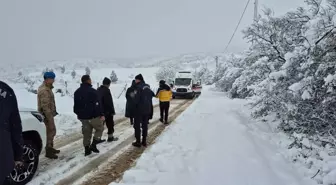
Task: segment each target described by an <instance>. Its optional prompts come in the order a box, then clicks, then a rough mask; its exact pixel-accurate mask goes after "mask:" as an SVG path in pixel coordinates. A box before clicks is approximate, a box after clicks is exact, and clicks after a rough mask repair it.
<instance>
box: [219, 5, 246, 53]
mask: <svg viewBox="0 0 336 185" xmlns="http://www.w3.org/2000/svg"><path fill="white" fill-rule="evenodd" d="M250 1H251V0H248V1H247V3H246V5H245V8H244V11H243V13H242V15H241V16H240V19H239V22H238V24H237V26H236V29H235V30H234V32H233V34H232V36H231V38H230V41H229V43H228V44H227V45H226V47H225V51H226V50H227V48H228V47H229V45H230V44H231V41H232V39H233V37H234V36H235V34H236V32H237V30H238V27H239V25H240V22H241V21H242V19H243V17H244V14H245V12H246V9H247V7H248V5H249V3H250Z"/></svg>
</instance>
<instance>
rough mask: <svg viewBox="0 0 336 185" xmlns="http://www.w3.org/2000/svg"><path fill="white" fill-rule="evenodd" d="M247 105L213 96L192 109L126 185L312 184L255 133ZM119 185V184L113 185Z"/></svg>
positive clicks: (134, 170)
mask: <svg viewBox="0 0 336 185" xmlns="http://www.w3.org/2000/svg"><path fill="white" fill-rule="evenodd" d="M244 103H245V102H244V101H241V100H230V99H228V98H226V97H225V96H224V94H222V93H215V92H211V91H207V92H204V93H203V95H202V96H201V97H200V98H199V99H198V100H196V101H195V102H194V104H193V105H191V106H190V108H189V109H188V110H186V111H185V112H184V113H183V114H182V115H181V116H180V117H179V118H178V119H177V120H176V121H175V123H176V124H173V125H172V126H171V127H169V128H168V129H167V130H166V132H165V133H164V134H163V135H162V136H161V137H160V138H159V139H158V141H157V142H156V144H154V145H153V146H151V148H149V149H148V151H146V152H145V153H144V154H143V155H142V156H141V157H140V159H139V160H138V161H137V164H136V165H135V167H134V168H132V169H130V170H128V171H127V172H125V174H124V176H123V179H122V180H121V182H119V183H120V184H125V185H126V184H127V185H131V184H134V185H135V184H143V185H145V184H159V185H166V184H167V185H168V184H169V185H171V184H175V185H178V184H181V185H186V184H193V185H198V184H199V185H205V184H211V185H216V184H218V185H223V184H230V185H231V184H232V185H310V184H312V182H311V181H310V180H304V179H303V177H302V176H301V174H300V173H299V172H298V171H297V170H296V169H294V168H293V166H292V164H291V163H290V162H289V161H286V160H285V159H284V158H283V156H281V155H280V152H278V150H279V149H278V148H277V147H276V146H274V145H272V144H271V143H270V142H268V141H267V140H264V139H262V137H259V136H260V135H262V132H260V133H256V132H257V131H256V130H255V129H251V128H252V127H253V125H254V124H255V123H254V122H253V120H251V119H250V118H249V115H248V114H246V113H245V112H248V111H246V110H247V107H245V106H244ZM112 184H117V183H112Z"/></svg>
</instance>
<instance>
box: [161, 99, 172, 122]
mask: <svg viewBox="0 0 336 185" xmlns="http://www.w3.org/2000/svg"><path fill="white" fill-rule="evenodd" d="M169 106H170V102H169V101H167V102H161V101H160V118H161V120H163V114H164V120H165V121H166V122H167V121H168V115H169Z"/></svg>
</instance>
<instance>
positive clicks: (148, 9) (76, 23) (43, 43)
mask: <svg viewBox="0 0 336 185" xmlns="http://www.w3.org/2000/svg"><path fill="white" fill-rule="evenodd" d="M253 2H254V0H251V3H250V5H249V7H248V10H247V12H246V14H245V17H244V19H243V21H242V24H241V26H240V30H241V29H242V28H244V27H246V26H247V25H248V24H250V23H251V22H252V19H253ZM245 3H246V0H133V1H131V0H0V64H3V63H12V62H15V63H18V62H19V63H26V62H34V61H48V60H53V59H55V60H58V59H71V58H78V57H80V58H83V57H88V58H90V57H98V58H138V57H150V56H173V55H178V54H181V53H194V52H220V51H223V50H224V48H225V46H226V44H227V42H228V41H229V39H230V37H231V35H232V32H233V30H234V28H235V26H236V24H237V22H238V20H239V17H240V15H241V13H242V11H243V9H244V6H245ZM259 4H260V6H259V7H260V9H262V7H263V6H264V5H265V6H267V7H270V8H272V9H273V10H274V11H275V12H276V13H284V12H287V11H288V10H290V9H293V8H296V7H297V6H298V5H302V4H303V0H259ZM245 48H246V44H245V41H244V40H243V39H242V34H241V32H240V31H239V32H238V33H237V34H236V36H235V38H234V40H233V41H232V43H231V46H230V47H229V51H232V52H237V51H238V52H239V51H242V50H243V49H245Z"/></svg>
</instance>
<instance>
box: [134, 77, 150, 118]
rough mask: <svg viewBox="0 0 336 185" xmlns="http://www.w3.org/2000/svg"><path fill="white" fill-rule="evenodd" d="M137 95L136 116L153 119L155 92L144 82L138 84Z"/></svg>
mask: <svg viewBox="0 0 336 185" xmlns="http://www.w3.org/2000/svg"><path fill="white" fill-rule="evenodd" d="M135 87H136V94H135V116H136V117H139V116H149V118H150V119H152V118H153V101H152V99H153V97H154V96H155V94H154V92H153V91H152V90H151V89H150V86H149V85H148V84H146V83H144V82H140V83H139V84H136V86H135Z"/></svg>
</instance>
